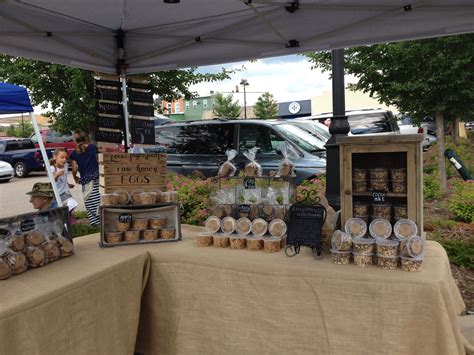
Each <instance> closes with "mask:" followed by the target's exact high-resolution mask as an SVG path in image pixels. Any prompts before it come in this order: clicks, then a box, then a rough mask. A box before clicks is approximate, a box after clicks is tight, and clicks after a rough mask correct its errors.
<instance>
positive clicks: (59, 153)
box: [50, 148, 78, 222]
mask: <svg viewBox="0 0 474 355" xmlns="http://www.w3.org/2000/svg"><path fill="white" fill-rule="evenodd" d="M50 163H51V171H52V172H53V174H54V180H55V181H56V186H57V188H58V192H59V196H60V198H61V201H62V203H63V204H64V205H65V206H67V207H68V209H69V213H70V215H71V216H72V211H73V210H74V209H75V208H76V207H77V205H78V203H77V201H76V200H74V199H73V198H72V194H71V191H70V190H69V188H73V187H74V184H70V183H68V181H67V171H68V164H67V151H66V149H64V148H57V149H56V150H55V151H54V153H53V159H51V160H50ZM56 207H57V204H56ZM71 222H72V220H71Z"/></svg>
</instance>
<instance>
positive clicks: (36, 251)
mask: <svg viewBox="0 0 474 355" xmlns="http://www.w3.org/2000/svg"><path fill="white" fill-rule="evenodd" d="M26 258H27V259H28V264H29V265H30V267H33V268H35V267H41V266H44V265H46V264H47V263H48V258H47V257H46V253H45V252H44V250H43V249H41V248H39V247H28V248H26Z"/></svg>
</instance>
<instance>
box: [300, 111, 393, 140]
mask: <svg viewBox="0 0 474 355" xmlns="http://www.w3.org/2000/svg"><path fill="white" fill-rule="evenodd" d="M346 115H347V116H348V118H347V120H348V121H349V125H350V132H349V135H359V134H373V133H384V134H398V133H400V130H399V128H398V125H397V120H396V119H395V117H394V116H393V113H392V112H391V111H388V110H381V109H365V110H353V111H346ZM332 116H333V114H332V112H327V113H323V114H319V115H313V116H308V117H302V118H301V119H304V120H313V121H318V122H319V123H321V124H324V122H325V121H326V120H327V119H328V118H331V117H332Z"/></svg>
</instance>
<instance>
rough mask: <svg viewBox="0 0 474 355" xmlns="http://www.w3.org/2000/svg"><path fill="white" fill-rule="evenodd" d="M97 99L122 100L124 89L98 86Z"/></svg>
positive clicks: (95, 91) (95, 94) (96, 89)
mask: <svg viewBox="0 0 474 355" xmlns="http://www.w3.org/2000/svg"><path fill="white" fill-rule="evenodd" d="M94 97H95V98H96V100H109V101H116V102H120V101H122V90H117V89H106V88H101V87H97V86H96V88H95V90H94Z"/></svg>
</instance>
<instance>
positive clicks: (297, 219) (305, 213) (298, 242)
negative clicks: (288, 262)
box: [285, 190, 327, 259]
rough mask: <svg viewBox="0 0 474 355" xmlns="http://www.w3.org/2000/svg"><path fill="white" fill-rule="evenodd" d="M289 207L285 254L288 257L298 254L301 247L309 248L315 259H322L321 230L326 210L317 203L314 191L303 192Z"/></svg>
mask: <svg viewBox="0 0 474 355" xmlns="http://www.w3.org/2000/svg"><path fill="white" fill-rule="evenodd" d="M296 201H297V202H296V203H295V204H293V205H292V206H291V207H290V210H289V213H288V215H289V217H288V233H287V241H286V244H287V246H286V248H285V254H286V255H287V256H289V257H292V256H295V255H296V254H299V252H300V248H301V246H306V247H310V248H311V249H312V251H313V256H314V257H315V258H316V259H321V258H323V257H324V252H323V247H322V241H321V240H322V229H323V225H324V221H325V220H326V215H327V212H326V209H325V208H324V206H323V205H321V204H320V203H319V201H320V199H319V197H318V195H317V192H316V191H315V190H304V191H302V196H301V197H297V198H296Z"/></svg>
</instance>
